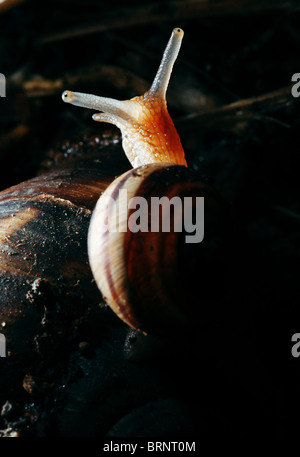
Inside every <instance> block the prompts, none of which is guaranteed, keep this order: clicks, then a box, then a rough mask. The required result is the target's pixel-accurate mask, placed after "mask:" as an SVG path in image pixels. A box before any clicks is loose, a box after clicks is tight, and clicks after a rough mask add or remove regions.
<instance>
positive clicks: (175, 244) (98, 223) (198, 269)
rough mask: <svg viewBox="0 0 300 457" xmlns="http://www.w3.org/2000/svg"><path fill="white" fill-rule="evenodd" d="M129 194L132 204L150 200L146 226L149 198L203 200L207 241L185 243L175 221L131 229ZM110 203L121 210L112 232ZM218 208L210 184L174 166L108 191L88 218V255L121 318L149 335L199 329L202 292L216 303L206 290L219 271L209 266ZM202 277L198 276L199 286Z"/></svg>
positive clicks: (132, 175) (143, 172)
mask: <svg viewBox="0 0 300 457" xmlns="http://www.w3.org/2000/svg"><path fill="white" fill-rule="evenodd" d="M124 190H126V191H127V201H128V202H129V201H130V199H131V198H132V197H136V196H142V197H143V198H145V199H146V200H147V202H148V203H149V206H148V207H147V208H146V209H145V211H148V217H149V219H148V224H149V226H151V217H152V215H151V211H149V208H150V202H151V198H152V197H159V198H160V197H162V196H165V197H168V198H170V199H171V198H172V197H173V196H175V195H176V196H179V197H180V198H182V199H183V197H185V196H192V197H193V198H194V199H193V205H194V202H195V197H196V196H198V197H205V218H206V220H207V227H206V226H205V229H206V233H207V236H205V238H204V241H203V242H201V243H197V244H189V243H186V239H185V235H186V233H185V232H184V231H183V232H175V231H174V229H173V228H172V227H173V220H172V221H171V230H170V231H167V232H165V231H162V230H160V231H158V232H155V231H151V230H149V231H147V232H146V231H142V230H140V231H136V232H132V231H131V230H130V229H128V220H129V219H130V217H131V215H132V214H133V210H132V209H130V208H128V206H126V204H125V202H124V201H123V196H122V191H124ZM120 191H121V192H120ZM124 195H125V194H124ZM111 199H112V200H111ZM113 201H114V202H116V205H117V207H118V206H119V210H120V213H119V214H118V216H119V219H118V221H119V225H118V226H117V230H115V231H112V229H114V228H115V227H113V226H112V225H111V224H114V220H113V218H111V212H112V211H113V209H112V208H113V204H111V203H112V202H113ZM220 206H221V205H220V200H219V198H218V197H217V196H216V194H215V192H214V191H213V190H212V189H211V188H210V187H209V186H208V185H207V184H205V183H203V182H201V181H200V180H199V178H198V177H197V175H196V174H195V173H194V172H193V171H192V170H189V169H187V168H186V167H184V166H180V165H175V164H149V165H145V166H142V167H139V168H137V169H133V170H130V171H128V172H126V173H124V174H123V175H121V176H120V177H119V178H117V179H116V180H115V181H114V182H113V183H112V184H111V185H110V186H109V187H108V188H107V189H106V191H105V192H104V193H103V195H102V196H101V197H100V199H99V201H98V203H97V206H96V208H95V210H94V213H93V216H92V218H91V222H90V227H89V235H88V254H89V261H90V265H91V269H92V272H93V275H94V278H95V280H96V283H97V284H98V287H99V288H100V290H101V293H102V295H103V297H104V299H105V300H106V302H107V303H108V305H109V306H110V307H111V308H112V309H113V310H114V311H115V313H116V314H117V315H118V316H119V317H120V318H121V319H122V320H123V321H125V322H126V323H127V324H128V325H130V326H131V327H133V328H135V329H138V330H141V331H143V332H144V333H160V334H161V333H164V332H169V331H174V329H188V328H190V327H191V326H193V325H194V323H195V322H196V321H197V319H196V315H197V313H198V311H199V309H198V308H199V304H198V303H197V298H196V297H197V295H199V292H200V295H201V306H203V303H205V298H206V299H209V300H210V302H211V300H212V299H214V298H215V297H216V295H217V294H218V293H219V291H217V292H216V290H215V289H212V288H211V287H210V286H209V284H210V283H211V278H212V275H213V277H214V278H215V273H216V271H212V270H211V268H215V266H212V265H211V263H210V259H209V256H211V260H212V261H213V248H212V247H211V245H212V244H214V243H215V244H216V245H217V244H218V242H219V234H216V230H215V228H214V227H215V226H217V227H218V225H215V224H216V221H217V224H219V223H220V221H219V219H218V218H220V214H221V213H220V211H219V210H220ZM162 211H165V210H164V209H163V210H162ZM181 216H182V214H181ZM162 217H164V215H163V214H162ZM172 217H174V215H172ZM111 221H113V222H111ZM215 270H216V268H215ZM198 278H201V283H200V289H198V286H199V279H198ZM204 309H205V308H202V311H201V312H202V314H204Z"/></svg>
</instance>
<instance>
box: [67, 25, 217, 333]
mask: <svg viewBox="0 0 300 457" xmlns="http://www.w3.org/2000/svg"><path fill="white" fill-rule="evenodd" d="M183 35H184V32H183V30H181V29H180V28H175V29H173V31H172V34H171V38H170V40H169V42H168V44H167V46H166V49H165V51H164V54H163V57H162V60H161V64H160V66H159V69H158V71H157V74H156V76H155V78H154V81H153V84H152V86H151V88H150V89H149V91H147V92H146V93H145V94H144V95H142V96H138V97H135V98H132V99H130V100H124V101H120V100H114V99H111V98H104V97H99V96H95V95H91V94H84V93H79V92H71V91H69V90H66V91H64V92H63V94H62V99H63V101H64V102H66V103H71V104H73V105H76V106H80V107H84V108H90V109H93V110H97V111H102V113H96V114H93V119H94V120H95V121H98V122H108V123H111V124H114V125H116V126H117V127H118V128H119V129H120V130H121V133H122V145H123V149H124V152H125V154H126V156H127V158H128V159H129V161H130V163H131V165H132V167H133V168H132V169H131V170H129V171H128V172H126V173H124V174H122V175H121V176H119V177H118V178H117V179H116V180H115V181H113V182H112V183H111V184H110V186H108V188H107V189H106V191H105V192H104V193H103V194H102V195H101V197H100V198H99V200H98V202H97V205H96V207H95V209H94V212H93V215H92V218H91V222H90V225H89V233H88V255H89V262H90V266H91V270H92V272H93V275H94V278H95V281H96V283H97V285H98V287H99V289H100V291H101V293H102V295H103V297H104V299H105V301H106V302H107V304H108V305H109V306H110V307H111V308H112V309H113V311H114V312H115V313H116V314H117V315H118V316H119V317H120V318H121V319H122V320H123V321H124V322H125V323H126V324H128V325H129V326H130V327H132V328H133V329H135V330H137V331H141V332H143V333H145V334H149V333H159V334H163V333H165V332H174V331H177V330H178V329H180V330H188V329H190V328H191V326H194V324H195V322H197V319H196V315H197V314H199V315H201V316H202V317H203V316H204V315H205V314H207V312H206V311H207V310H208V309H209V308H208V306H205V299H206V300H208V301H209V303H210V304H212V303H214V301H215V300H216V299H217V298H219V297H220V295H219V294H220V292H219V291H220V290H222V287H220V288H217V290H216V288H215V287H214V285H213V279H212V278H216V277H217V270H218V269H219V268H220V265H221V263H220V265H218V264H216V261H215V259H216V258H217V257H218V255H219V254H220V252H221V248H220V246H219V245H220V239H221V237H220V233H219V232H218V227H219V226H220V223H221V220H222V218H223V211H222V202H221V200H220V198H219V196H218V195H217V194H216V192H215V191H214V190H213V189H212V188H211V187H210V186H209V185H208V184H206V183H205V182H202V181H201V180H199V177H198V175H197V174H196V173H195V172H194V171H193V170H191V169H189V168H188V167H187V162H186V159H185V154H184V150H183V147H182V145H181V141H180V138H179V135H178V133H177V131H176V129H175V126H174V124H173V122H172V120H171V117H170V115H169V113H168V110H167V103H166V91H167V87H168V83H169V80H170V76H171V72H172V69H173V65H174V62H175V60H176V58H177V55H178V52H179V49H180V46H181V42H182V38H183ZM124 190H125V191H126V192H127V194H128V199H129V200H130V199H131V198H136V197H138V198H140V197H142V198H143V199H144V200H143V201H146V202H147V203H148V202H150V200H151V198H152V197H155V198H157V197H159V198H161V197H168V198H169V199H171V198H173V197H174V196H177V197H179V198H180V199H181V200H182V201H183V200H184V198H185V197H192V200H191V201H192V209H193V215H194V216H195V209H196V202H197V200H196V198H197V197H204V200H205V231H206V232H207V233H208V236H207V237H205V238H207V240H206V239H205V242H203V243H202V242H201V243H200V242H199V243H197V244H193V245H192V246H191V244H188V243H186V242H185V236H186V233H184V230H182V231H181V232H177V231H175V230H174V229H170V230H169V231H167V232H165V231H162V230H160V231H151V230H150V231H148V230H147V229H146V230H145V231H144V232H142V231H141V230H136V231H134V232H133V231H130V230H128V226H127V225H128V224H127V222H128V220H129V218H130V216H131V215H132V211H131V209H130V208H128V207H127V206H126V204H124V202H123V201H122V198H121V197H120V195H121V194H120V191H124ZM111 202H113V203H115V204H116V206H117V207H118V208H119V209H120V214H119V224H120V225H118V226H117V229H116V230H112V226H110V225H109V224H108V225H107V220H108V219H109V216H110V214H111V212H112V207H113V206H114V205H112V204H111ZM162 211H163V212H164V209H163V210H162ZM184 211H185V210H184V209H182V211H181V217H182V215H183V213H184ZM146 216H147V214H146ZM148 216H149V218H150V219H147V222H146V225H147V224H149V225H151V223H152V220H151V214H150V215H149V214H148ZM176 217H178V215H177V216H176ZM162 218H164V213H163V214H162ZM174 221H175V216H174V217H173V219H172V222H173V223H174ZM124 224H125V228H124ZM114 227H116V226H114ZM221 268H222V267H221ZM199 277H201V295H202V298H201V307H199V304H198V300H197V295H198V292H199V290H198V281H199V280H198V278H199ZM205 309H206V311H205ZM211 309H214V307H211ZM210 312H211V311H209V313H210ZM212 314H213V312H212ZM211 318H212V315H210V317H209V318H208V319H207V320H208V321H209V319H211ZM201 320H202V322H205V318H202V319H201Z"/></svg>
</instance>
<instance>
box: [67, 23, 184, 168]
mask: <svg viewBox="0 0 300 457" xmlns="http://www.w3.org/2000/svg"><path fill="white" fill-rule="evenodd" d="M182 38H183V31H182V30H181V29H179V28H176V29H174V30H173V31H172V35H171V38H170V40H169V42H168V44H167V47H166V49H165V52H164V55H163V58H162V61H161V64H160V66H159V69H158V71H157V74H156V76H155V78H154V81H153V84H152V86H151V88H150V89H149V91H147V92H146V93H145V94H144V95H141V96H137V97H134V98H132V99H130V100H115V99H112V98H106V97H99V96H96V95H91V94H84V93H80V92H71V91H68V90H67V91H64V93H63V95H62V99H63V101H64V102H66V103H71V104H73V105H76V106H81V107H84V108H90V109H94V110H97V111H101V112H102V113H96V114H94V115H93V119H94V120H95V121H98V122H108V123H110V124H114V125H116V126H117V127H118V128H119V129H120V130H121V132H122V141H123V149H124V151H125V154H126V155H127V157H128V159H129V161H130V163H131V165H132V166H133V167H134V168H135V167H138V166H140V165H146V164H148V163H156V162H160V163H176V164H178V165H185V166H187V164H186V160H185V156H184V151H183V148H182V145H181V142H180V138H179V135H178V133H177V131H176V129H175V127H174V124H173V122H172V119H171V117H170V115H169V113H168V110H167V103H166V99H165V95H166V91H167V87H168V84H169V80H170V76H171V73H172V69H173V65H174V62H175V60H176V58H177V55H178V52H179V49H180V45H181V41H182Z"/></svg>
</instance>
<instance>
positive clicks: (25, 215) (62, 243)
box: [0, 146, 125, 401]
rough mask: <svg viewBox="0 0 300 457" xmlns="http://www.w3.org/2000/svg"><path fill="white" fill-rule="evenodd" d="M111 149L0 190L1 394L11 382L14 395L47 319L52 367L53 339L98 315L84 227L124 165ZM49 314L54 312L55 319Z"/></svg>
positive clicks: (98, 298)
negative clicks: (3, 351) (3, 345)
mask: <svg viewBox="0 0 300 457" xmlns="http://www.w3.org/2000/svg"><path fill="white" fill-rule="evenodd" d="M94 153H96V154H94ZM115 154H117V151H116V148H113V147H107V148H106V149H105V150H104V151H101V150H100V151H99V150H98V146H97V148H94V150H93V151H92V152H91V153H90V154H89V155H88V157H87V158H86V157H85V156H84V154H83V156H82V157H79V158H76V160H75V159H74V161H73V160H68V161H66V162H67V163H63V164H60V168H57V169H55V170H53V171H49V172H45V173H43V174H41V175H40V176H37V177H35V178H33V179H30V180H28V181H26V182H22V183H20V184H18V185H16V186H13V187H11V188H9V189H6V190H4V191H2V192H1V193H0V333H2V334H3V335H4V337H5V339H6V351H7V357H6V360H5V369H4V371H3V372H2V369H1V376H0V391H1V396H0V400H2V394H3V401H5V400H6V399H7V395H9V394H8V392H9V390H10V386H11V388H12V395H15V393H16V385H17V386H21V387H22V378H23V377H24V375H25V374H26V370H28V369H29V370H30V366H31V365H32V363H33V361H35V362H34V364H35V363H36V357H37V353H38V355H39V356H41V353H43V351H42V343H43V344H45V340H46V338H45V334H49V325H50V324H49V323H51V326H52V328H51V335H52V336H51V338H52V337H53V338H54V340H51V341H50V339H51V338H50V337H49V338H48V340H49V343H47V344H48V347H49V349H50V350H51V352H52V353H54V357H56V359H57V361H56V365H57V364H58V358H59V356H58V354H56V355H55V351H56V343H55V341H58V340H59V339H61V340H63V339H64V341H62V346H63V347H64V351H65V352H67V339H68V336H67V332H68V335H69V336H70V335H71V336H70V338H71V337H72V332H73V333H74V331H75V330H73V326H74V325H75V324H76V322H75V321H76V320H78V319H80V318H82V316H84V315H85V313H86V310H88V309H89V308H92V310H94V311H93V313H95V315H96V316H97V317H98V318H99V320H100V319H101V317H100V314H99V313H100V307H99V303H100V302H101V295H100V294H99V291H98V289H97V287H96V285H95V283H94V280H93V276H92V273H91V270H90V267H89V263H88V256H87V247H86V245H87V232H88V226H89V222H90V217H91V214H92V210H93V208H94V206H95V204H96V202H97V199H98V198H99V195H101V193H102V192H103V191H104V190H105V189H106V187H107V186H108V184H109V183H111V182H112V181H113V179H114V178H115V176H116V175H118V174H119V173H120V171H122V170H124V168H125V167H124V163H122V161H120V162H121V163H120V165H119V166H116V165H114V160H113V158H114V155H115ZM98 310H99V311H98ZM51 313H52V315H54V314H56V315H57V317H55V322H54V323H53V319H52V320H51V319H50V317H49V316H50V315H51ZM45 316H47V319H46V322H45ZM62 321H64V322H62ZM94 324H95V328H96V327H97V322H96V320H95V316H94ZM76 325H77V324H76ZM52 356H53V354H52V355H51V357H52ZM47 357H50V356H49V354H48V353H47ZM38 360H39V359H38ZM39 362H40V360H39ZM49 364H50V360H48V365H49ZM9 398H10V397H9Z"/></svg>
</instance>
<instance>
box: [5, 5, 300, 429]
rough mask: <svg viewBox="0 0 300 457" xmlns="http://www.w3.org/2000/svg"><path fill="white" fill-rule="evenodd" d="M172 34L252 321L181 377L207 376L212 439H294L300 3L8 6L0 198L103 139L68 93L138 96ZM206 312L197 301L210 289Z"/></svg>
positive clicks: (193, 139)
mask: <svg viewBox="0 0 300 457" xmlns="http://www.w3.org/2000/svg"><path fill="white" fill-rule="evenodd" d="M6 3H7V4H9V3H10V2H8V1H7V2H6ZM173 27H181V28H183V29H184V31H185V36H184V40H183V44H182V49H181V51H180V55H179V58H178V61H177V62H176V64H175V68H174V72H173V75H172V78H171V83H170V88H169V91H168V94H167V99H168V107H169V112H170V114H171V116H172V118H173V120H174V123H175V125H176V127H177V129H178V131H179V134H180V137H181V140H182V144H183V147H184V149H185V153H186V158H187V162H188V165H189V167H191V168H194V169H195V170H196V171H197V172H199V173H201V174H204V175H206V177H207V178H208V179H209V180H210V182H211V183H212V184H213V185H214V187H215V188H216V190H217V191H218V192H219V193H220V194H221V195H222V197H223V198H224V199H225V201H226V202H227V203H228V204H229V206H230V208H231V215H233V218H234V226H235V236H234V238H235V242H234V243H233V244H232V258H230V259H228V268H229V269H230V268H232V273H231V274H230V287H231V288H232V302H234V306H236V307H237V309H239V310H240V311H241V316H242V317H241V320H239V318H238V317H237V316H239V313H237V314H236V319H235V321H234V325H233V326H234V328H235V329H236V333H234V337H230V334H231V324H232V323H228V322H227V323H226V321H225V324H224V325H225V326H226V325H227V324H228V331H227V330H226V328H224V326H223V327H222V328H221V329H220V332H219V330H218V329H214V336H212V335H210V339H209V344H208V343H207V341H205V338H203V339H204V341H202V337H199V339H198V338H194V340H193V344H194V347H195V346H196V345H197V344H199V347H200V346H201V350H200V349H199V351H200V352H201V354H202V356H203V352H204V353H205V350H204V349H203V348H206V346H205V345H206V344H208V346H210V345H211V344H212V345H213V348H214V349H213V350H212V349H211V346H210V349H209V350H208V352H207V354H208V355H207V356H203V357H202V356H200V358H199V357H198V358H193V357H191V358H189V363H190V365H188V366H187V365H186V364H185V363H183V359H182V358H179V360H177V359H176V362H174V364H175V365H176V367H177V369H178V370H179V371H180V373H181V374H180V379H181V378H184V379H185V380H186V377H188V376H189V370H190V369H191V364H192V363H194V366H193V368H192V370H191V371H192V375H194V373H195V370H196V368H197V369H198V368H199V370H200V373H204V374H203V376H202V374H201V375H198V377H196V380H195V379H194V380H193V382H191V385H192V392H196V391H197V394H195V398H196V399H197V400H198V401H199V404H200V406H199V410H198V411H197V414H196V415H199V418H200V422H201V424H202V422H203V423H205V424H206V427H207V428H206V429H205V430H206V431H207V433H208V434H212V435H213V434H214V433H215V431H216V430H217V434H218V433H219V430H221V429H222V430H226V433H227V432H228V430H229V432H228V433H229V434H230V433H232V434H233V435H234V434H235V433H236V434H237V435H240V436H242V437H243V436H246V437H248V438H249V436H255V435H265V434H269V435H270V436H273V435H274V436H275V435H276V434H284V433H286V432H289V431H290V430H291V427H292V426H293V421H292V420H291V417H292V416H291V411H293V410H295V409H296V405H297V401H298V400H297V397H298V395H297V386H298V383H299V374H300V371H299V370H300V359H296V358H293V357H292V355H291V347H292V344H293V343H292V342H291V337H292V335H293V334H294V333H296V332H300V321H299V314H300V313H299V306H300V301H299V299H300V296H299V272H300V268H299V257H300V232H299V229H300V181H299V170H300V155H299V145H300V134H299V121H300V105H299V101H298V99H296V98H294V97H292V95H291V92H290V90H291V85H292V83H291V78H292V75H293V74H294V73H298V72H300V63H299V44H300V11H299V6H298V4H297V2H280V1H279V2H275V3H274V2H271V1H268V0H264V1H260V2H256V1H255V2H246V1H229V2H221V1H219V2H209V1H202V2H200V1H199V2H197V1H186V2H184V1H178V2H172V1H169V2H156V1H149V2H143V3H141V2H135V1H126V2H119V1H115V0H111V1H110V2H101V1H100V2H99V1H92V0H85V1H84V2H82V1H74V0H72V1H71V0H65V1H51V2H50V1H44V2H33V1H27V2H26V1H25V2H19V4H17V5H15V6H12V7H11V8H7V6H6V4H5V3H4V4H1V5H0V30H1V36H0V72H1V73H3V74H4V75H5V76H6V80H7V92H6V98H5V99H4V98H1V99H0V158H1V168H0V188H1V189H5V188H7V187H9V186H11V185H15V184H18V183H19V182H21V181H23V180H25V179H29V178H31V177H34V176H35V175H36V174H37V173H39V172H40V171H41V170H43V169H44V168H47V167H50V166H52V162H51V160H50V159H49V157H53V151H59V152H60V153H61V154H62V155H63V154H67V153H66V148H65V149H60V148H61V146H58V145H61V144H62V143H63V142H68V141H69V142H74V141H77V140H76V139H77V138H79V137H80V135H82V137H83V136H84V135H86V134H87V132H88V134H89V135H93V134H97V132H98V131H99V128H103V127H102V126H100V127H99V124H96V123H94V122H93V121H92V119H91V112H89V111H88V110H81V109H79V108H76V107H72V106H69V105H65V104H63V102H62V101H61V93H62V91H63V90H64V89H70V90H77V91H82V92H89V93H95V94H98V95H102V96H108V97H113V98H119V99H127V98H131V97H133V96H135V95H140V94H141V93H143V92H144V91H145V90H147V88H148V87H150V85H151V81H152V79H153V77H154V75H155V72H156V70H157V68H158V65H159V62H160V58H161V56H162V52H163V49H164V47H165V45H166V43H167V40H168V38H169V36H170V32H171V30H172V28H173ZM114 131H115V132H116V133H117V129H115V130H114ZM49 154H50V155H49ZM51 154H52V155H51ZM232 259H235V260H234V262H232ZM233 263H234V265H233V266H232V264H233ZM216 287H218V286H217V284H216ZM229 297H230V295H229ZM195 300H197V301H200V300H201V284H200V279H199V295H198V296H197V297H195ZM227 301H228V295H227ZM226 306H229V307H230V306H231V303H230V301H229V303H227V302H226V301H225V300H224V307H226ZM199 340H200V342H201V344H200V343H199ZM212 341H213V343H212ZM183 352H184V351H183ZM196 352H197V354H198V356H199V352H198V350H197V351H196ZM2 360H4V359H2ZM91 360H92V359H91ZM193 360H194V362H193ZM89 363H91V364H92V363H93V362H92V361H90V362H89ZM95 363H96V362H95ZM97 363H99V360H98V361H97ZM151 363H153V361H152V362H151ZM175 365H174V366H175ZM100 371H101V370H100ZM174 371H176V370H174ZM208 371H209V372H210V373H211V377H209V378H206V376H207V372H208ZM98 373H100V372H98ZM184 373H185V374H184ZM220 373H222V374H220ZM224 373H225V375H224V376H223V374H224ZM134 376H136V373H135V374H134ZM145 376H146V375H145ZM183 385H184V389H188V386H189V383H188V382H186V383H184V384H183ZM117 388H118V386H116V389H117ZM149 389H151V387H150V386H149ZM112 391H113V389H112ZM208 398H209V401H208ZM205 399H206V400H205ZM26 402H27V403H26ZM26 402H25V403H26V404H27V405H28V403H29V402H30V400H29V399H26ZM201 402H203V403H201ZM201 405H202V406H201ZM173 406H174V405H173ZM177 407H178V405H177V404H176V405H175V406H174V408H175V410H176V408H177ZM42 410H43V408H42ZM38 411H39V413H38V414H37V418H36V420H35V421H34V420H33V419H32V417H31V422H30V426H29V429H30V433H32V434H33V435H39V434H44V433H46V434H47V433H49V430H50V431H51V433H53V430H54V429H55V433H58V434H61V433H62V434H63V432H60V431H59V427H58V428H57V427H55V428H53V427H52V428H51V427H48V428H47V427H46V432H45V430H44V429H43V431H42V432H41V430H40V429H39V428H38V426H37V425H36V424H37V423H39V421H41V413H40V409H38ZM20 414H21V413H20ZM146 414H147V413H146ZM180 414H181V413H178V415H180ZM21 415H22V414H21ZM91 415H92V414H91ZM206 415H208V417H209V418H210V419H207V416H206ZM212 418H213V419H212ZM216 418H217V419H216ZM3 421H4V419H3ZM15 422H16V423H17V421H16V420H15ZM207 424H208V425H207ZM224 424H225V425H224ZM5 426H7V422H3V427H2V428H5ZM47 426H48V425H47ZM15 427H16V429H17V430H19V429H22V427H21V425H20V424H19V425H17V426H15ZM145 427H146V428H145V430H147V426H145ZM223 427H224V428H223ZM57 429H58V431H57ZM200 429H201V427H200V428H197V432H199V430H200ZM195 430H196V429H193V432H195ZM70 433H71V434H72V429H71V432H70ZM100 433H101V432H100ZM144 433H147V432H146V431H145V432H144ZM199 433H200V432H199ZM201 433H202V432H201ZM201 433H200V434H201ZM146 436H147V435H146Z"/></svg>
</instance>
